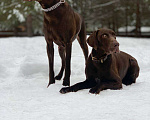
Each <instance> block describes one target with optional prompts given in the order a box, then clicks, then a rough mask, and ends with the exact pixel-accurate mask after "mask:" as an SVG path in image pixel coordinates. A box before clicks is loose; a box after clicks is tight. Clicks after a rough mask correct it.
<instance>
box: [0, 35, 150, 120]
mask: <svg viewBox="0 0 150 120" xmlns="http://www.w3.org/2000/svg"><path fill="white" fill-rule="evenodd" d="M117 39H118V41H119V43H120V50H123V51H125V52H127V53H129V54H131V55H132V56H134V57H135V58H136V59H137V60H138V63H139V66H140V76H139V77H138V79H137V83H135V84H132V85H130V86H124V85H123V89H122V90H104V91H102V92H101V93H100V94H99V95H93V94H89V92H88V91H89V90H81V91H78V92H76V93H68V94H65V95H64V94H60V93H59V90H60V89H61V88H62V87H63V86H62V80H61V81H56V83H55V84H53V85H50V87H49V88H46V86H47V84H48V59H47V54H46V43H45V40H44V37H33V38H27V37H25V38H19V37H13V38H0V96H1V98H0V120H63V119H65V120H91V119H92V120H149V119H150V92H149V89H150V80H149V78H150V56H149V54H150V39H149V38H147V39H146V38H145V39H144V38H142V39H139V38H122V37H118V38H117ZM90 50H91V48H90ZM84 64H85V63H84V57H83V53H82V51H81V48H80V47H79V44H78V42H77V41H75V42H74V43H73V51H72V74H71V84H75V83H77V82H79V81H84V80H85V74H84V69H85V65H84ZM60 65H61V61H60V57H59V54H58V50H57V46H55V73H56V74H57V73H58V72H59V70H60Z"/></svg>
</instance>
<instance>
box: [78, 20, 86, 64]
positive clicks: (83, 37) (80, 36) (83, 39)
mask: <svg viewBox="0 0 150 120" xmlns="http://www.w3.org/2000/svg"><path fill="white" fill-rule="evenodd" d="M77 39H78V42H79V44H80V46H81V48H82V51H83V53H84V57H85V61H87V58H88V46H87V43H86V30H85V24H84V21H82V25H81V30H80V32H79V34H78V37H77Z"/></svg>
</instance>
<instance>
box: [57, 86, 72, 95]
mask: <svg viewBox="0 0 150 120" xmlns="http://www.w3.org/2000/svg"><path fill="white" fill-rule="evenodd" d="M59 92H60V93H61V94H65V93H68V92H71V89H70V87H65V88H62V89H61V90H60V91H59Z"/></svg>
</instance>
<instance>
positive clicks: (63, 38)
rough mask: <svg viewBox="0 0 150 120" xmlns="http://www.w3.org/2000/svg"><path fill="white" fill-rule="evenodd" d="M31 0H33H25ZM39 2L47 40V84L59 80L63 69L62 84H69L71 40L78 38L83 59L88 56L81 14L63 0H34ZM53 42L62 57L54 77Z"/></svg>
mask: <svg viewBox="0 0 150 120" xmlns="http://www.w3.org/2000/svg"><path fill="white" fill-rule="evenodd" d="M25 1H33V0H25ZM35 1H38V2H39V3H40V5H41V6H42V8H43V10H44V34H45V39H46V42H47V54H48V58H49V68H50V69H49V84H48V86H49V85H50V84H53V83H55V79H57V80H60V79H61V78H62V75H63V71H64V69H65V77H64V81H63V85H64V86H69V85H70V73H71V71H70V69H71V68H70V61H71V49H72V42H73V41H74V40H75V39H76V38H78V42H79V44H80V46H81V48H82V50H83V53H84V56H85V60H87V58H88V47H87V44H86V31H85V25H84V21H83V20H82V18H81V16H80V15H79V14H77V13H75V12H74V11H73V10H72V9H71V7H70V6H69V5H68V3H67V2H65V0H35ZM53 42H54V43H56V44H57V45H58V46H59V47H58V48H59V54H60V57H61V59H62V67H61V70H60V72H59V74H58V75H57V76H56V77H55V78H54V69H53V66H54V48H53Z"/></svg>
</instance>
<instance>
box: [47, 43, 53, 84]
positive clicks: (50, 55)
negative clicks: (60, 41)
mask: <svg viewBox="0 0 150 120" xmlns="http://www.w3.org/2000/svg"><path fill="white" fill-rule="evenodd" d="M47 55H48V59H49V83H48V86H49V85H50V84H53V83H55V79H54V45H53V41H49V42H48V43H47ZM48 86H47V87H48Z"/></svg>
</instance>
